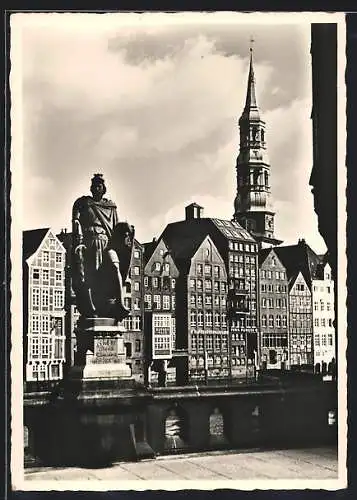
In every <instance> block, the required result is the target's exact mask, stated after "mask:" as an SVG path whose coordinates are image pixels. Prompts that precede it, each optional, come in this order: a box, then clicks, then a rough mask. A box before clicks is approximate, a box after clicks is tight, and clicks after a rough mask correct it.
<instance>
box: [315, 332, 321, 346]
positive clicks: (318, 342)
mask: <svg viewBox="0 0 357 500" xmlns="http://www.w3.org/2000/svg"><path fill="white" fill-rule="evenodd" d="M315 346H316V347H319V346H320V335H319V334H317V335H315Z"/></svg>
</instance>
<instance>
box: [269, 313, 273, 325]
mask: <svg viewBox="0 0 357 500" xmlns="http://www.w3.org/2000/svg"><path fill="white" fill-rule="evenodd" d="M269 328H274V316H272V315H271V314H270V316H269Z"/></svg>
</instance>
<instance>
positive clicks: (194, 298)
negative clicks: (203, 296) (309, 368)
mask: <svg viewBox="0 0 357 500" xmlns="http://www.w3.org/2000/svg"><path fill="white" fill-rule="evenodd" d="M190 304H191V307H196V296H195V295H191V298H190Z"/></svg>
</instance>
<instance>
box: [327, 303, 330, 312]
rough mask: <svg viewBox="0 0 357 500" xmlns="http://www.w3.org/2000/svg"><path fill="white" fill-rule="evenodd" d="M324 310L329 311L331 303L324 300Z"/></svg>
mask: <svg viewBox="0 0 357 500" xmlns="http://www.w3.org/2000/svg"><path fill="white" fill-rule="evenodd" d="M326 311H331V304H330V302H326Z"/></svg>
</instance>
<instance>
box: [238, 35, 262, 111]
mask: <svg viewBox="0 0 357 500" xmlns="http://www.w3.org/2000/svg"><path fill="white" fill-rule="evenodd" d="M253 42H254V40H253V39H251V44H253ZM249 50H250V63H249V75H248V85H247V97H246V100H245V106H244V110H243V114H242V116H246V117H248V118H255V119H259V109H258V105H257V98H256V95H255V77H254V66H253V46H252V45H251V46H250V49H249Z"/></svg>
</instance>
